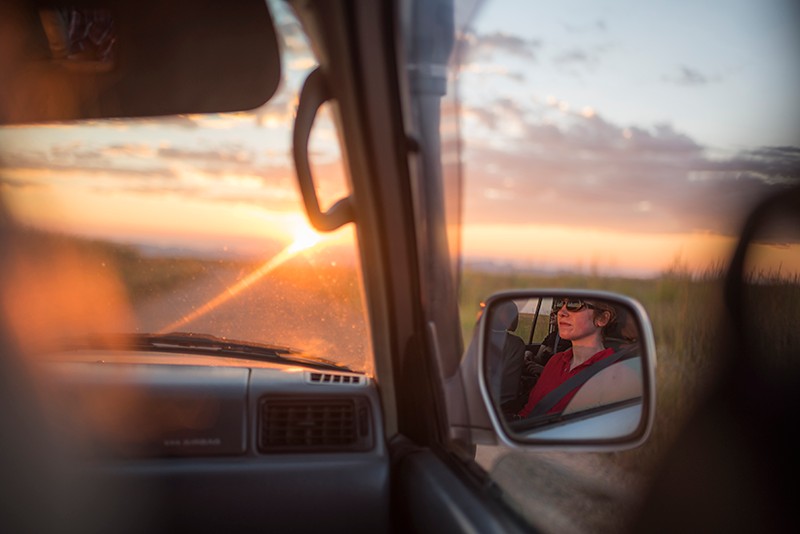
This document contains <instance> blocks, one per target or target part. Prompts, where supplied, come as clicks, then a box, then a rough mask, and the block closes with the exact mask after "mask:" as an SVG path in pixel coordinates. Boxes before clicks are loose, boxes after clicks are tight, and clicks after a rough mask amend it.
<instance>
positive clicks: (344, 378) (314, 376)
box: [308, 373, 364, 385]
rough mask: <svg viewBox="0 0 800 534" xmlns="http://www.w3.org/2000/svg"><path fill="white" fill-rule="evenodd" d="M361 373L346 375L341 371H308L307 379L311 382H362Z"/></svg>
mask: <svg viewBox="0 0 800 534" xmlns="http://www.w3.org/2000/svg"><path fill="white" fill-rule="evenodd" d="M363 378H364V377H362V376H361V375H346V374H341V373H308V381H309V382H311V383H312V384H353V385H356V384H363V383H364V380H363Z"/></svg>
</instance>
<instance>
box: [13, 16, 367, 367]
mask: <svg viewBox="0 0 800 534" xmlns="http://www.w3.org/2000/svg"><path fill="white" fill-rule="evenodd" d="M268 3H269V5H270V9H271V10H272V13H273V17H274V19H275V24H276V26H277V30H278V33H279V39H280V41H281V45H282V53H281V54H282V65H283V80H282V82H281V86H280V88H279V90H278V92H277V93H276V94H275V96H274V97H273V98H272V99H271V100H270V101H269V102H268V103H267V104H265V105H264V106H263V107H261V108H259V109H256V110H253V111H251V112H245V113H235V114H216V115H196V116H195V115H192V116H187V115H182V116H171V117H161V118H153V119H137V120H95V121H82V122H70V123H51V124H43V125H35V126H16V127H4V128H1V129H0V164H1V165H2V166H1V167H0V186H1V187H2V200H3V203H4V204H5V209H6V210H7V211H8V212H9V214H10V216H11V218H12V219H13V221H14V222H15V223H17V226H18V230H19V231H18V233H17V237H19V238H20V239H17V240H16V241H17V244H18V245H19V248H20V251H21V253H22V254H21V256H20V259H19V262H18V263H17V264H16V265H15V266H13V267H11V269H12V271H13V275H14V276H13V277H12V278H10V279H9V280H8V285H9V286H10V287H9V288H8V289H7V290H5V291H4V293H5V295H6V299H7V303H6V305H7V306H11V307H12V311H13V313H12V315H13V316H14V317H16V318H18V321H17V323H18V324H15V329H16V330H17V331H18V335H19V336H20V337H22V338H24V339H22V340H21V342H22V343H27V344H30V343H32V342H34V340H37V341H39V340H43V339H45V338H47V339H50V338H58V337H63V336H72V337H74V336H80V335H83V334H93V335H94V336H96V335H97V334H103V333H104V332H105V333H112V332H113V333H120V332H133V333H168V332H191V333H202V334H208V335H213V336H218V337H223V338H227V339H232V340H239V341H250V342H256V343H262V344H270V345H279V346H287V347H292V348H295V349H299V350H302V351H304V352H306V353H309V354H311V355H314V356H318V357H322V358H326V359H328V360H331V361H334V362H338V363H341V364H343V365H347V366H348V367H350V368H352V369H354V370H365V371H370V370H371V368H372V362H371V357H370V356H368V355H369V354H370V350H369V349H370V347H369V343H370V342H369V335H368V331H367V327H366V321H365V311H364V300H363V298H362V297H363V295H362V291H361V288H362V285H361V282H360V275H359V270H358V262H357V254H356V242H355V233H354V231H353V227H352V225H347V226H345V227H343V228H342V229H340V230H338V231H336V232H333V233H329V234H319V233H317V232H315V231H314V230H312V229H311V228H310V226H309V225H308V222H307V218H306V215H305V212H304V210H303V206H302V202H301V199H300V196H299V192H298V188H297V186H296V183H295V173H294V166H293V163H292V161H291V152H290V151H291V131H292V124H293V119H294V112H295V107H296V103H297V95H298V93H299V89H300V87H301V85H302V83H303V81H304V80H305V77H306V76H307V75H308V73H309V72H311V70H312V69H313V68H314V67H315V66H316V60H315V58H314V56H313V55H312V53H311V50H310V48H309V46H308V42H307V40H306V38H305V35H304V34H303V32H302V30H301V27H300V25H299V24H298V22H297V20H296V19H295V18H294V16H293V14H292V13H291V12H290V10H289V8H288V7H287V6H285V4H283V3H281V2H268ZM309 151H310V153H311V154H312V158H311V159H312V167H313V170H314V173H315V180H316V182H317V187H318V192H317V193H318V196H319V197H320V201H321V203H322V204H323V208H325V207H326V203H327V204H328V205H329V204H332V203H333V201H335V200H336V199H338V198H340V197H342V196H345V195H346V194H347V193H348V191H347V189H348V188H347V184H346V182H345V179H344V174H343V168H342V165H341V160H340V155H339V149H338V144H337V142H336V135H335V132H334V127H333V124H332V122H331V120H330V119H329V118H328V116H327V115H326V112H325V109H324V108H323V111H322V112H321V113H320V115H319V116H318V119H317V121H316V124H315V127H314V131H313V132H312V136H311V141H310V146H309ZM42 309H45V310H48V311H47V312H46V313H42V312H41V311H40V310H42ZM34 310H35V311H34ZM51 347H54V346H52V345H51V346H48V347H47V348H51Z"/></svg>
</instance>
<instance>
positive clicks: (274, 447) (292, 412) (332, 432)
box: [258, 398, 372, 453]
mask: <svg viewBox="0 0 800 534" xmlns="http://www.w3.org/2000/svg"><path fill="white" fill-rule="evenodd" d="M259 413H260V421H259V435H258V437H259V439H258V448H259V450H260V451H261V452H265V453H277V452H325V451H363V450H369V449H371V448H372V436H371V432H370V417H369V404H368V403H367V402H366V400H365V399H362V398H344V399H338V398H318V399H302V400H295V399H280V398H277V399H276V398H266V399H262V401H261V403H260V410H259Z"/></svg>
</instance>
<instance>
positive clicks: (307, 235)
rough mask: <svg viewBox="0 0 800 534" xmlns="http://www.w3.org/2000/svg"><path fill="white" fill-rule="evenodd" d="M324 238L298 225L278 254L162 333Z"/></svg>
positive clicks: (197, 315)
mask: <svg viewBox="0 0 800 534" xmlns="http://www.w3.org/2000/svg"><path fill="white" fill-rule="evenodd" d="M322 239H323V236H322V235H321V234H318V233H317V232H315V231H314V230H312V229H311V228H309V227H308V226H306V227H302V226H300V225H298V226H297V232H296V238H295V240H294V241H293V242H292V243H290V244H289V245H288V246H287V247H286V248H284V249H283V250H281V251H280V252H279V253H278V254H276V255H275V256H273V257H272V258H270V259H269V260H267V261H266V262H265V263H263V264H262V265H261V266H260V267H259V268H258V269H256V270H255V271H253V272H252V273H250V274H249V275H247V276H246V277H244V278H242V279H241V280H239V281H238V282H237V283H235V284H233V285H232V286H230V287H228V288H226V289H225V290H224V291H223V292H222V293H220V294H219V295H217V296H216V297H214V298H213V299H211V300H209V301H208V302H206V303H205V304H203V305H202V306H200V307H198V308H197V309H195V310H194V311H193V312H192V313H190V314H188V315H185V316H184V317H182V318H181V319H179V320H177V321H175V322H173V323H171V324H169V325H167V326H165V327H164V328H162V329H161V330H160V331H159V332H160V333H167V332H173V331H175V330H178V329H180V328H181V327H182V326H184V325H186V324H189V323H191V322H192V321H194V320H196V319H198V318H200V317H202V316H204V315H206V314H207V313H209V312H211V311H213V310H215V309H217V308H218V307H219V306H220V305H222V304H224V303H225V302H227V301H229V300H230V299H232V298H233V297H235V296H236V295H238V294H240V293H241V292H242V291H244V290H245V289H247V288H249V287H250V286H252V285H253V284H255V283H256V282H258V281H259V280H261V279H262V278H264V277H265V276H266V275H268V274H269V273H271V272H272V271H274V270H275V269H277V268H278V267H280V266H281V265H283V264H284V263H286V262H287V261H289V260H290V259H292V258H294V257H295V256H297V255H298V254H300V253H301V252H304V251H306V250H308V249H310V248H312V247H314V246H315V245H317V244H318V243H320V242H321V241H322Z"/></svg>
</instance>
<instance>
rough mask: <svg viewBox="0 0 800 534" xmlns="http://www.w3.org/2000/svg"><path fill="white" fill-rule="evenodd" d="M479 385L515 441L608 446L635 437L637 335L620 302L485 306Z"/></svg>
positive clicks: (639, 394) (639, 387)
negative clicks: (568, 441) (590, 441)
mask: <svg viewBox="0 0 800 534" xmlns="http://www.w3.org/2000/svg"><path fill="white" fill-rule="evenodd" d="M486 313H487V321H486V322H485V323H484V324H485V329H486V331H485V333H484V334H485V335H484V340H485V347H484V350H485V358H484V362H485V363H484V365H485V369H484V371H485V373H486V374H485V378H486V380H485V383H486V384H487V389H488V392H489V395H490V396H491V400H492V404H493V406H494V407H495V410H496V412H497V414H498V415H499V416H500V418H501V419H502V420H503V421H504V422H505V423H506V425H507V426H508V427H509V428H510V429H511V430H512V432H516V433H517V434H518V437H535V438H542V437H549V438H553V439H572V438H576V437H583V438H586V439H614V438H620V437H622V436H627V435H630V434H632V433H633V432H635V431H636V429H637V427H638V426H639V423H640V421H641V417H642V399H643V394H644V391H643V389H644V388H643V385H644V379H643V374H642V351H641V343H640V341H641V339H642V335H641V331H640V330H641V329H640V326H639V324H638V321H637V319H636V313H635V312H634V310H633V308H632V307H631V306H630V305H629V304H627V303H626V302H624V301H622V300H620V301H617V300H614V299H611V298H599V297H598V296H597V295H592V294H587V295H577V294H572V295H569V296H531V297H526V298H516V299H503V300H495V301H493V302H491V303H490V305H489V307H488V309H487V310H486Z"/></svg>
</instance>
